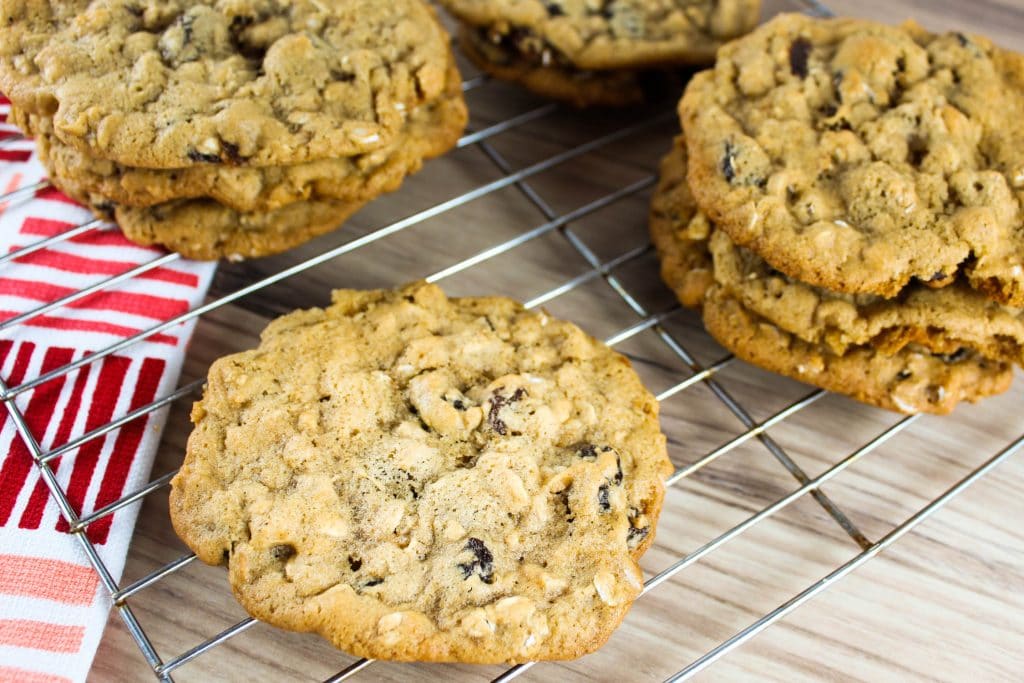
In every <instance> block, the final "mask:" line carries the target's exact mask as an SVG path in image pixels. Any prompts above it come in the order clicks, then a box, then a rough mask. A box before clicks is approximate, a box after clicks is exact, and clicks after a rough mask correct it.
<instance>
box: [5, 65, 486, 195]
mask: <svg viewBox="0 0 1024 683" xmlns="http://www.w3.org/2000/svg"><path fill="white" fill-rule="evenodd" d="M11 119H12V121H14V122H15V123H16V124H17V125H18V126H19V127H21V128H22V129H23V130H27V131H29V132H31V133H32V134H34V135H35V137H36V140H37V141H38V143H39V153H40V158H41V160H42V162H43V164H44V165H45V166H46V167H47V170H48V171H49V175H50V180H51V181H52V182H53V183H54V185H56V186H57V187H59V188H61V189H62V190H64V191H66V192H67V193H68V194H71V195H74V196H77V197H88V198H89V202H90V203H91V204H94V205H101V206H102V205H105V204H107V203H112V204H124V205H128V206H135V207H147V206H154V205H156V204H162V203H165V202H169V201H173V200H176V199H197V198H209V199H213V200H215V201H217V202H219V203H221V204H223V205H225V206H227V207H229V208H231V209H234V210H236V211H240V212H256V211H273V210H276V209H279V208H281V207H283V206H285V205H287V204H291V203H292V202H296V201H308V200H317V201H323V200H342V201H347V202H358V201H366V200H369V199H372V198H374V197H376V196H378V195H380V194H383V193H385V192H391V191H393V190H395V189H396V188H397V187H398V186H399V185H400V184H401V182H402V180H403V178H405V176H407V175H409V174H410V173H414V172H416V171H417V170H419V168H420V166H421V165H422V162H423V159H424V158H431V157H434V156H438V155H440V154H442V153H444V152H445V151H447V150H449V149H451V148H452V147H453V146H454V145H455V143H456V142H457V140H458V138H459V136H460V135H461V134H462V131H463V129H464V128H465V125H466V120H467V112H466V105H465V102H464V100H463V97H462V81H461V78H460V76H459V73H458V71H457V70H456V69H455V67H454V63H453V64H452V66H451V68H450V69H449V75H448V82H447V87H446V91H445V93H444V94H443V95H442V96H441V97H440V98H439V99H437V100H435V101H433V102H430V103H428V104H424V105H421V106H419V107H417V108H416V109H414V110H413V111H412V112H411V114H410V116H409V122H408V124H407V125H406V127H405V129H404V130H403V131H401V132H400V133H399V134H398V136H397V137H396V138H395V141H394V142H392V143H391V144H389V145H387V146H385V147H382V148H381V149H378V150H375V151H373V152H368V153H366V154H360V155H356V156H351V157H343V158H340V159H320V160H318V161H309V162H305V163H301V164H295V165H292V166H263V167H252V166H226V165H223V164H205V165H201V166H191V167H189V168H183V169H171V170H168V169H140V168H132V167H127V166H122V165H120V164H115V163H114V162H111V161H106V160H102V159H95V158H93V157H90V156H88V155H87V154H83V153H82V152H81V151H80V150H79V149H77V148H75V147H72V146H70V145H65V144H64V143H62V142H61V141H60V140H59V139H58V138H56V137H55V136H54V135H53V134H52V126H50V125H49V124H50V121H49V119H47V118H45V117H35V116H32V115H29V114H25V113H23V112H20V111H17V110H14V111H12V116H11Z"/></svg>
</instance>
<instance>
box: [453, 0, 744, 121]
mask: <svg viewBox="0 0 1024 683" xmlns="http://www.w3.org/2000/svg"><path fill="white" fill-rule="evenodd" d="M442 4H444V5H445V6H446V7H447V8H448V9H449V10H450V11H451V12H452V13H453V14H455V16H456V17H457V18H458V19H459V20H460V21H461V22H462V25H463V26H462V31H461V47H462V49H463V51H465V52H466V54H467V55H468V56H469V57H470V58H471V59H473V61H474V62H475V63H477V64H478V65H479V66H480V67H481V68H482V69H483V70H485V71H486V72H488V73H491V74H493V75H495V76H497V77H498V78H503V79H507V80H511V81H516V82H519V83H522V84H523V85H525V86H526V87H528V88H530V89H531V90H534V91H535V92H538V93H540V94H542V95H545V96H547V97H554V98H557V99H563V100H569V101H571V102H573V103H575V104H576V105H578V106H586V105H593V104H598V105H625V104H631V103H634V102H637V101H639V100H641V99H643V97H644V94H645V92H649V91H651V90H652V89H656V88H658V87H659V85H662V84H664V83H666V82H667V81H665V79H664V77H662V76H659V75H658V72H657V71H651V70H652V69H661V68H665V67H672V66H680V65H686V64H706V63H709V62H711V61H712V60H713V59H714V56H715V50H716V49H717V48H718V46H719V45H720V44H721V42H722V41H723V40H728V39H730V38H733V37H735V36H738V35H741V34H743V33H745V32H747V31H749V30H750V29H752V28H753V27H754V25H755V24H756V23H757V19H758V16H759V13H760V1H759V0H718V1H717V2H711V1H709V0H697V1H694V0H688V1H684V2H680V1H679V0H607V1H601V2H592V1H590V0H553V1H550V2H541V0H443V1H442Z"/></svg>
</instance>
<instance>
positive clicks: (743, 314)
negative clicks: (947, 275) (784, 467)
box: [651, 138, 1024, 413]
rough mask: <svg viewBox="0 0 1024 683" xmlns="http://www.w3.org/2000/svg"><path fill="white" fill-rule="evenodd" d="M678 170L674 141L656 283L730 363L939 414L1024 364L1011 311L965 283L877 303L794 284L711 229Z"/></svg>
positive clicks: (658, 209) (1022, 334)
mask: <svg viewBox="0 0 1024 683" xmlns="http://www.w3.org/2000/svg"><path fill="white" fill-rule="evenodd" d="M686 166H687V159H686V147H685V141H684V140H683V139H682V138H677V139H676V142H675V145H674V146H673V149H672V150H671V151H670V152H669V154H668V155H667V156H666V157H665V159H664V160H663V161H662V177H661V182H660V183H659V186H658V190H657V191H656V192H655V196H654V198H653V200H652V211H651V236H652V239H653V241H654V243H655V246H656V247H657V250H658V254H659V257H660V258H661V264H662V277H663V279H664V280H665V282H666V283H667V284H668V285H669V287H671V288H672V289H673V291H675V293H676V295H677V296H678V298H679V300H680V301H681V302H682V303H683V304H684V305H685V306H688V307H691V308H702V309H703V311H704V322H705V325H706V326H707V328H708V331H709V332H710V333H711V334H712V336H714V337H715V338H716V339H717V340H718V341H719V342H720V343H721V344H722V345H723V346H725V347H726V348H728V349H729V350H730V351H732V352H733V353H735V354H736V355H737V356H739V357H740V358H743V359H744V360H747V361H749V362H751V363H754V364H756V365H759V366H761V367H764V368H767V369H769V370H772V371H774V372H778V373H781V374H784V375H787V376H790V377H794V378H796V379H799V380H801V381H804V382H808V383H810V384H814V385H816V386H819V387H823V388H825V389H829V390H831V391H836V392H839V393H844V394H848V395H851V396H854V397H855V398H857V399H859V400H861V401H865V402H868V403H872V404H874V405H878V406H882V407H884V408H889V409H892V410H899V411H901V412H910V413H912V412H921V411H926V412H936V413H947V412H949V411H950V410H952V409H953V407H954V406H955V405H956V403H957V402H959V401H961V400H977V399H978V398H981V397H984V396H988V395H990V394H994V393H999V392H1001V391H1004V390H1005V389H1006V388H1008V386H1009V383H1010V381H1011V380H1012V368H1011V365H1010V362H1011V361H1016V362H1017V363H1021V362H1022V359H1024V353H1022V345H1021V341H1022V340H1024V320H1022V318H1021V315H1020V313H1019V312H1017V311H1013V310H1012V309H1007V308H1005V307H1003V306H1000V305H999V304H996V303H993V302H991V301H988V300H986V299H985V298H984V297H983V296H982V295H980V294H978V293H977V292H974V291H972V290H970V289H969V288H966V287H963V286H962V285H955V286H952V287H948V288H945V289H941V290H933V289H930V288H927V287H924V286H922V285H918V286H914V287H910V288H908V291H907V292H905V297H902V298H901V299H899V300H885V299H881V298H879V297H875V296H871V295H860V296H851V295H844V294H838V293H835V292H829V291H827V290H823V289H820V288H815V287H811V286H809V285H805V284H803V283H799V282H796V281H794V280H792V279H791V278H787V277H785V276H783V275H782V274H781V273H779V272H778V271H775V270H774V269H772V268H771V267H770V266H768V265H767V264H766V263H765V262H764V261H763V260H762V259H760V258H759V257H757V256H755V255H754V254H752V253H751V252H749V251H748V250H746V249H743V248H741V247H737V246H736V245H735V244H733V243H732V241H731V240H730V239H729V237H728V236H727V235H726V234H725V233H724V232H723V231H721V230H717V229H715V227H714V226H713V225H711V224H710V222H709V221H708V219H707V218H706V217H705V216H704V215H703V214H702V213H701V212H700V211H699V210H698V208H697V206H696V202H695V201H694V198H693V195H692V193H691V192H690V189H689V187H688V186H687V184H686V183H685V182H681V180H682V179H683V178H685V176H686ZM992 358H995V359H997V360H992ZM972 383H974V384H972Z"/></svg>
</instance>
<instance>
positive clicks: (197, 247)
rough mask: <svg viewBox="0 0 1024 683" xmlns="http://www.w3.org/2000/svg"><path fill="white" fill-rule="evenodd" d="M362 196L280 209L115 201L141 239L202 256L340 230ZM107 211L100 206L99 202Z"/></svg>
mask: <svg viewBox="0 0 1024 683" xmlns="http://www.w3.org/2000/svg"><path fill="white" fill-rule="evenodd" d="M362 206H363V204H362V203H361V202H342V201H328V200H320V201H316V200H311V201H307V202H293V203H291V204H287V205H285V206H283V207H281V208H280V209H275V210H273V211H266V212H259V213H240V212H238V211H235V210H234V209H229V208H228V207H226V206H224V205H223V204H218V203H217V202H215V201H213V200H212V199H186V200H183V201H180V202H169V203H167V204H160V205H159V206H151V207H149V208H136V207H132V206H117V207H114V211H113V214H114V215H113V219H114V220H115V221H116V222H117V224H118V226H120V228H121V230H122V231H124V235H125V237H127V238H128V239H130V240H131V241H132V242H135V243H136V244H142V245H159V246H162V247H165V248H167V249H170V250H171V251H176V252H178V253H179V254H181V255H182V256H184V257H186V258H191V259H196V260H199V261H212V260H216V259H228V260H230V261H242V260H244V259H250V258H258V257H260V256H270V255H271V254H277V253H280V252H282V251H286V250H288V249H291V248H292V247H296V246H298V245H300V244H302V243H303V242H308V241H309V240H311V239H313V238H314V237H317V236H319V235H323V234H325V233H328V232H331V231H332V230H337V229H338V228H340V227H341V226H342V224H343V223H344V222H345V221H346V220H348V218H349V217H350V216H351V215H352V214H354V213H355V212H356V211H358V210H359V209H360V208H362ZM94 210H95V211H96V213H97V214H98V215H102V213H103V211H101V210H100V209H99V208H98V207H94Z"/></svg>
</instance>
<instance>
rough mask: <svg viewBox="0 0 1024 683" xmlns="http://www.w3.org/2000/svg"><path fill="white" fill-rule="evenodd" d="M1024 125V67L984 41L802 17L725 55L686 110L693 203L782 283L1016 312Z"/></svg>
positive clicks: (1021, 295) (777, 22) (1023, 260)
mask: <svg viewBox="0 0 1024 683" xmlns="http://www.w3.org/2000/svg"><path fill="white" fill-rule="evenodd" d="M1022 117H1024V57H1021V56H1020V55H1018V54H1015V53H1012V52H1009V51H1007V50H1002V49H1000V48H998V47H996V46H994V45H993V44H992V43H991V42H990V41H988V40H986V39H985V38H981V37H977V36H966V35H964V34H960V33H948V34H944V35H933V34H930V33H928V32H926V31H924V30H923V29H921V28H920V27H918V26H917V25H915V24H912V23H910V24H906V25H904V26H902V27H894V26H887V25H884V24H878V23H875V22H870V21H863V20H858V19H814V18H811V17H807V16H804V15H782V16H780V17H778V18H776V19H774V20H772V21H771V22H769V23H768V24H765V25H764V26H762V27H760V28H759V29H757V30H756V31H754V32H753V33H751V34H750V35H749V36H746V37H744V38H741V39H739V40H737V41H734V42H732V43H730V44H728V45H726V46H725V47H723V48H722V50H720V51H719V54H718V62H717V63H716V65H715V68H714V69H713V70H710V71H707V72H704V73H701V74H698V75H697V76H696V77H695V78H694V79H693V80H692V81H691V83H690V85H689V86H688V88H687V90H686V95H685V96H684V98H683V100H682V102H681V103H680V118H681V119H682V123H683V129H684V133H685V134H686V140H687V145H688V147H689V153H690V170H689V180H690V186H691V187H692V188H693V191H694V194H695V196H696V199H697V203H698V204H699V205H700V207H701V209H702V210H703V211H704V212H706V213H707V214H708V216H709V217H710V218H711V219H712V220H713V221H715V223H716V224H717V225H718V226H719V227H720V228H721V229H722V230H723V231H725V232H726V233H727V234H728V235H729V236H730V237H731V238H732V239H733V240H734V241H735V242H736V243H737V244H739V245H740V246H743V247H746V248H749V249H751V250H752V251H754V252H756V253H757V254H758V255H759V256H761V257H763V258H764V259H765V260H766V261H768V262H769V263H770V264H771V265H772V266H773V267H775V268H777V269H778V270H780V271H782V272H784V273H785V274H787V275H789V276H791V277H793V278H795V279H797V280H800V281H803V282H807V283H809V284H812V285H816V286H821V287H827V288H828V289H831V290H833V291H841V292H846V293H853V294H859V293H870V294H877V295H880V296H885V297H894V296H896V295H897V294H899V293H900V292H901V291H902V290H903V288H904V287H906V286H907V285H909V284H911V283H914V282H926V283H929V284H931V285H933V286H936V287H941V286H945V285H948V284H950V283H952V282H954V281H958V280H960V279H966V281H967V282H968V283H969V284H970V286H971V287H973V288H975V289H978V290H980V291H984V292H985V293H986V294H988V295H989V296H990V297H992V298H994V299H995V300H998V301H1000V302H1001V303H1006V304H1011V305H1017V306H1022V305H1024V215H1022V213H1021V201H1022V199H1024V129H1022V128H1021V126H1020V125H1019V121H1020V120H1021V119H1022ZM961 275H963V276H964V278H960V277H959V276H961Z"/></svg>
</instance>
